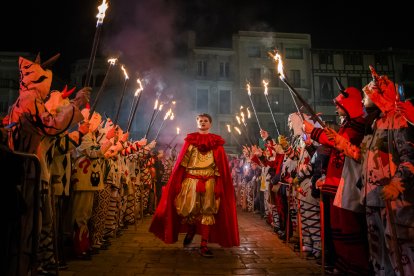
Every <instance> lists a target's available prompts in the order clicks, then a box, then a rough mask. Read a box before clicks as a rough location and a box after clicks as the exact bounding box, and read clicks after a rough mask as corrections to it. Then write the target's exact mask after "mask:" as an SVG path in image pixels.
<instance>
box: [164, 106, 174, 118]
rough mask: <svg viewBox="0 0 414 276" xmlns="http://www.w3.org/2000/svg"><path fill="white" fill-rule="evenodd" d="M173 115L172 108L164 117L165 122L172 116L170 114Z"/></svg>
mask: <svg viewBox="0 0 414 276" xmlns="http://www.w3.org/2000/svg"><path fill="white" fill-rule="evenodd" d="M171 113H172V110H171V108H170V109H169V110H168V111H167V112H166V113H165V116H164V120H167V118H168V117H169V116H170V114H171Z"/></svg>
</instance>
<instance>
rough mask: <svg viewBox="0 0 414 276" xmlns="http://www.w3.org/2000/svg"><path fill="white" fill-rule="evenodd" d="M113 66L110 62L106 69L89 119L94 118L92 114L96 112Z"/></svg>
mask: <svg viewBox="0 0 414 276" xmlns="http://www.w3.org/2000/svg"><path fill="white" fill-rule="evenodd" d="M111 68H112V65H111V64H110V65H109V67H108V69H107V70H106V74H105V78H104V79H103V81H102V84H101V87H100V88H99V91H98V93H97V94H96V98H95V101H94V102H93V105H92V107H91V110H90V111H89V117H88V119H89V120H90V119H91V118H92V114H93V113H94V112H95V109H96V105H97V104H98V101H99V98H100V97H101V94H102V91H103V90H104V89H105V86H106V83H107V82H108V76H109V72H111Z"/></svg>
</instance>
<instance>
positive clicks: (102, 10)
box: [96, 0, 108, 27]
mask: <svg viewBox="0 0 414 276" xmlns="http://www.w3.org/2000/svg"><path fill="white" fill-rule="evenodd" d="M107 8H108V4H107V3H106V0H103V1H102V4H101V5H100V6H99V7H98V11H99V12H98V14H97V15H96V18H98V20H97V21H96V27H98V26H99V25H100V24H102V23H103V20H104V18H105V12H106V9H107Z"/></svg>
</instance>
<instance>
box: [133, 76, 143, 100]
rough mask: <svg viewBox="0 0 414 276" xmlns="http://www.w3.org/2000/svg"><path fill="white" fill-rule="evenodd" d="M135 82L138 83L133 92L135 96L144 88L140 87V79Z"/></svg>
mask: <svg viewBox="0 0 414 276" xmlns="http://www.w3.org/2000/svg"><path fill="white" fill-rule="evenodd" d="M137 83H138V89H137V90H136V91H135V94H134V96H135V97H136V96H138V94H139V93H140V92H141V91H142V90H144V88H143V87H142V83H141V80H140V79H137Z"/></svg>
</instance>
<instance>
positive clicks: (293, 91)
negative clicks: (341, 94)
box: [280, 77, 326, 128]
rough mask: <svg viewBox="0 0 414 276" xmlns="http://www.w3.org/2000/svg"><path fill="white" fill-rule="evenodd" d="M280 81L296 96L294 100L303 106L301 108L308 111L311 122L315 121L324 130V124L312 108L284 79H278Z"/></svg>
mask: <svg viewBox="0 0 414 276" xmlns="http://www.w3.org/2000/svg"><path fill="white" fill-rule="evenodd" d="M280 80H281V81H282V82H283V83H284V84H285V85H286V86H287V87H288V88H289V90H290V91H291V92H292V93H293V94H294V95H295V96H296V98H297V99H298V100H299V101H300V102H301V103H302V104H303V106H304V107H305V108H306V109H307V110H308V112H309V113H310V114H311V117H312V119H313V120H315V121H317V122H318V123H319V124H320V125H321V126H322V127H323V128H325V127H326V126H325V123H324V122H323V121H322V120H321V118H319V116H318V115H316V112H315V111H314V110H313V108H312V107H311V106H310V105H309V104H308V103H307V102H306V101H305V99H303V98H302V96H301V95H300V94H299V93H298V92H297V91H296V90H295V88H293V86H292V85H290V83H289V82H288V81H287V80H286V78H283V77H280Z"/></svg>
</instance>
